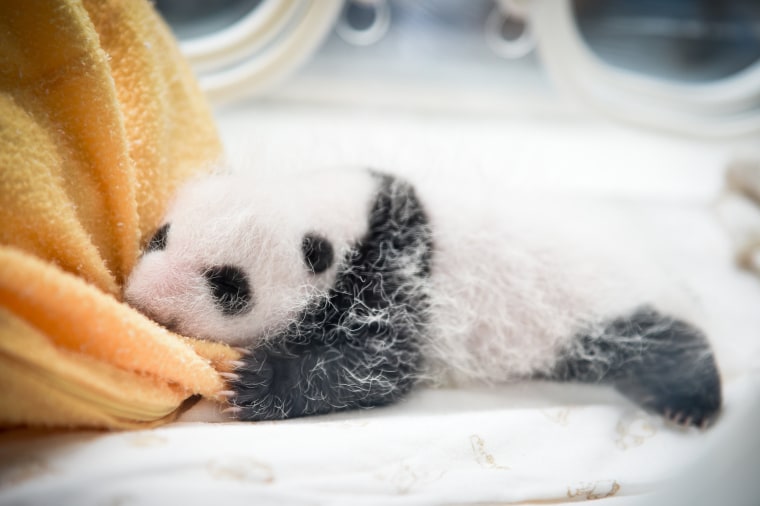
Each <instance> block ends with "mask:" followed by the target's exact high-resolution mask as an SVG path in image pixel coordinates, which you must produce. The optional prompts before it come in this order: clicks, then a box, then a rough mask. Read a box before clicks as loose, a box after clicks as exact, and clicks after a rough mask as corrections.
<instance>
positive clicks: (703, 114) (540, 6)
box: [519, 0, 760, 138]
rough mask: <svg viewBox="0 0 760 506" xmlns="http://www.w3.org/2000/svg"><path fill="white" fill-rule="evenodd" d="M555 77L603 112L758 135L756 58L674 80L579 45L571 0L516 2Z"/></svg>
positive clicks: (722, 134)
mask: <svg viewBox="0 0 760 506" xmlns="http://www.w3.org/2000/svg"><path fill="white" fill-rule="evenodd" d="M519 3H520V4H521V5H522V6H523V7H524V8H525V9H526V10H527V12H528V14H529V22H530V23H531V24H532V27H533V33H534V35H535V37H536V41H537V48H538V51H539V54H540V56H541V59H542V62H543V63H544V64H545V65H546V67H547V69H548V71H549V72H550V73H551V74H552V75H553V77H554V79H555V81H556V82H557V83H558V84H559V85H560V86H561V87H563V88H565V89H567V90H568V91H569V92H570V93H572V94H573V95H575V96H577V97H578V98H580V99H581V100H582V101H583V102H585V103H586V105H588V106H590V107H592V108H594V109H596V110H598V111H600V112H602V113H603V114H606V115H609V116H612V117H616V118H619V119H623V120H625V121H629V122H632V123H636V124H639V125H643V126H647V127H650V128H656V129H664V130H669V131H672V132H677V133H681V134H684V133H685V134H689V135H696V136H700V137H712V138H737V137H746V136H758V135H760V62H756V63H754V64H753V65H752V66H750V67H749V68H747V69H745V70H744V71H742V72H739V73H737V74H735V75H733V76H731V77H728V78H725V79H721V80H720V81H716V82H713V83H700V84H679V83H673V82H669V81H665V80H662V79H656V78H652V77H647V76H643V75H639V74H635V73H633V72H628V71H625V70H622V69H620V68H616V67H613V66H611V65H608V64H606V63H604V62H603V61H601V60H600V59H599V58H598V57H597V56H596V55H594V54H593V53H592V51H591V50H590V48H588V46H587V45H586V44H585V43H584V41H583V39H582V38H581V36H580V33H579V32H578V28H577V25H576V23H575V20H574V16H573V9H572V5H571V0H521V1H520V2H519Z"/></svg>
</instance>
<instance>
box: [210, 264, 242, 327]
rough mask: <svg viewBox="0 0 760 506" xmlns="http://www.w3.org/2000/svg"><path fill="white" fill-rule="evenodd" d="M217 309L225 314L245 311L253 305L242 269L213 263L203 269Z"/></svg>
mask: <svg viewBox="0 0 760 506" xmlns="http://www.w3.org/2000/svg"><path fill="white" fill-rule="evenodd" d="M203 277H204V278H205V279H206V283H207V284H208V287H209V289H210V290H211V296H212V297H213V298H214V303H215V304H216V307H217V309H219V311H221V312H222V314H224V315H226V316H237V315H241V314H244V313H247V312H248V311H250V310H251V308H252V307H253V304H252V301H253V290H252V288H251V284H250V283H249V281H248V276H246V274H245V271H243V269H241V268H239V267H236V266H234V265H215V266H212V267H208V268H206V269H205V270H204V271H203Z"/></svg>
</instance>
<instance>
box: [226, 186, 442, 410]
mask: <svg viewBox="0 0 760 506" xmlns="http://www.w3.org/2000/svg"><path fill="white" fill-rule="evenodd" d="M378 179H379V181H380V189H379V191H378V194H377V196H376V198H375V201H374V203H373V206H372V209H371V212H370V215H369V223H368V232H367V235H366V236H365V237H364V238H363V239H362V240H361V241H360V242H359V243H358V244H357V245H356V246H355V247H354V248H353V249H352V251H351V252H350V254H349V255H348V257H347V258H346V259H345V261H344V262H343V264H342V265H341V266H340V268H339V270H338V273H337V275H336V281H335V285H334V287H333V288H332V289H331V290H330V291H329V292H328V293H327V294H326V295H325V296H322V297H320V298H318V299H317V300H315V301H312V303H311V304H310V305H309V307H308V308H307V309H306V310H305V311H303V313H302V314H300V315H299V317H298V318H297V319H296V320H295V321H294V322H293V323H292V324H291V325H289V326H288V327H287V328H286V329H285V330H284V331H283V332H281V333H280V334H279V335H277V336H274V337H272V338H270V339H267V340H266V341H264V342H263V343H262V344H259V345H258V346H256V347H255V348H254V349H252V350H251V355H250V356H249V357H247V358H246V360H245V361H244V364H245V365H243V366H242V367H240V368H238V369H237V370H236V375H237V378H236V379H234V380H233V381H232V384H231V387H232V390H233V391H234V393H235V395H234V397H233V398H232V399H231V402H232V403H233V405H234V406H235V408H236V411H237V413H238V417H239V418H240V419H244V420H266V419H280V418H290V417H296V416H305V415H313V414H321V413H328V412H331V411H337V410H343V409H351V408H362V407H365V408H366V407H372V406H379V405H383V404H388V403H391V402H394V401H396V400H397V399H399V398H400V397H401V396H403V395H404V394H405V393H406V392H408V391H409V390H410V389H411V387H412V386H413V384H414V383H415V381H416V379H417V378H418V376H419V372H420V369H421V367H422V365H421V359H422V356H421V352H420V344H421V340H422V339H423V338H424V337H423V336H424V334H425V332H426V327H427V318H428V316H427V312H428V278H429V274H430V262H431V255H432V240H431V234H430V231H429V228H428V221H427V217H426V215H425V213H424V212H423V209H422V206H421V205H420V202H419V201H418V199H417V197H416V195H415V193H414V190H413V188H412V187H411V186H410V185H408V184H407V183H405V182H403V181H400V180H398V179H395V178H392V177H390V176H384V175H378Z"/></svg>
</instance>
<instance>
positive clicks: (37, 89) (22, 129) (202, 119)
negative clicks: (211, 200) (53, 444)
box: [0, 0, 235, 428]
mask: <svg viewBox="0 0 760 506" xmlns="http://www.w3.org/2000/svg"><path fill="white" fill-rule="evenodd" d="M220 155H221V145H220V142H219V138H218V135H217V133H216V130H215V126H214V123H213V120H212V117H211V114H210V112H209V110H208V107H207V105H206V103H205V101H204V99H203V97H202V95H201V93H200V91H199V90H198V88H197V86H196V84H195V82H194V80H193V77H192V74H191V73H190V71H189V69H188V67H187V65H186V63H185V62H184V61H183V60H182V57H181V55H180V53H179V52H178V49H177V47H176V45H175V43H174V41H173V39H172V37H171V35H170V33H169V31H168V30H167V28H166V27H165V25H163V23H162V22H161V20H160V18H159V17H158V16H157V15H156V13H155V11H154V10H153V8H152V7H151V6H150V5H149V4H148V2H145V1H133V0H108V1H100V0H59V1H53V0H47V1H46V0H31V1H30V0H23V1H22V0H8V1H5V2H0V381H2V384H3V385H6V386H7V387H4V388H3V389H2V392H1V393H0V426H14V425H25V424H28V425H43V426H89V427H111V428H114V427H136V426H145V425H151V424H157V423H161V422H163V421H167V420H171V419H173V417H174V416H175V414H176V413H177V411H178V408H179V407H180V406H181V405H182V403H183V401H184V400H185V399H187V398H188V397H191V396H194V395H196V394H201V395H205V396H213V395H214V393H215V392H217V391H219V390H220V389H223V388H224V383H223V381H222V379H221V378H220V377H219V375H218V373H217V369H219V370H224V369H225V364H226V362H227V361H229V360H231V359H234V358H235V353H234V352H233V351H232V350H229V349H228V348H226V347H223V346H219V345H213V344H208V343H197V342H191V341H189V340H187V339H185V338H182V337H180V336H177V335H174V334H171V333H169V332H167V331H166V330H164V329H162V328H161V327H159V326H158V325H155V324H154V323H153V322H151V321H149V320H147V319H146V318H144V317H143V316H142V315H140V314H138V313H137V312H135V311H133V310H132V309H131V308H129V307H127V306H126V305H124V304H122V303H121V302H120V301H119V299H120V295H121V286H122V284H123V282H124V279H125V278H126V276H127V275H128V274H129V272H130V269H131V268H132V266H133V265H134V263H135V260H136V258H137V256H138V254H139V248H140V245H141V244H144V242H145V240H146V238H147V237H148V236H149V235H150V234H151V232H152V231H153V229H154V228H155V227H156V226H157V224H158V223H157V221H158V220H159V218H160V216H161V214H162V213H163V209H164V206H165V205H166V204H167V201H168V199H169V197H170V195H171V194H172V193H173V191H174V190H175V188H176V187H177V185H178V184H180V183H181V182H182V181H183V180H185V179H187V178H189V177H192V176H193V175H195V174H198V173H200V172H203V171H206V170H208V169H209V167H211V166H213V165H214V164H215V163H216V162H217V161H218V159H219V157H220Z"/></svg>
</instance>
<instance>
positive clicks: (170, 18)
mask: <svg viewBox="0 0 760 506" xmlns="http://www.w3.org/2000/svg"><path fill="white" fill-rule="evenodd" d="M262 2H263V0H155V5H156V9H158V11H159V12H160V13H161V15H162V16H163V18H164V19H165V20H166V22H167V23H169V26H171V28H172V31H173V32H174V34H175V35H176V36H177V37H178V38H179V39H192V38H196V37H202V36H204V35H209V34H212V33H214V32H217V31H219V30H222V29H224V28H227V27H228V26H230V25H233V24H235V22H237V21H239V20H240V18H241V17H243V16H245V15H246V14H248V13H249V12H251V11H252V10H254V9H255V8H256V7H258V6H259V5H260V4H261V3H262Z"/></svg>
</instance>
